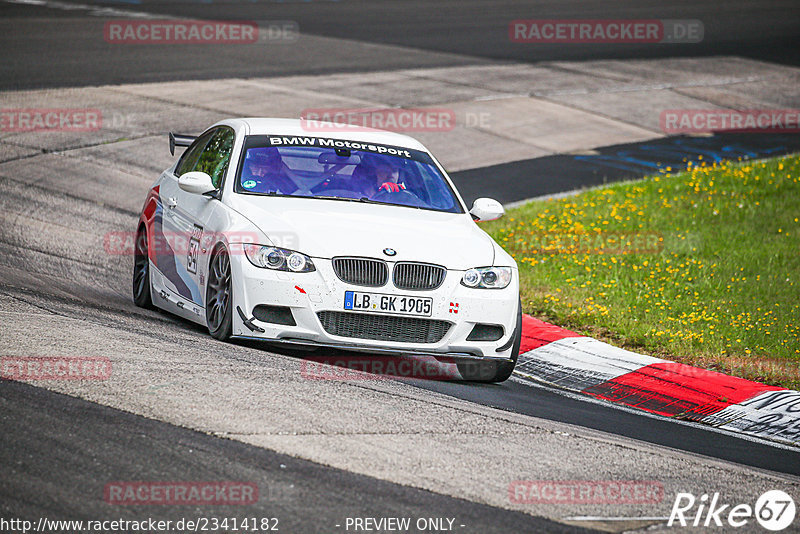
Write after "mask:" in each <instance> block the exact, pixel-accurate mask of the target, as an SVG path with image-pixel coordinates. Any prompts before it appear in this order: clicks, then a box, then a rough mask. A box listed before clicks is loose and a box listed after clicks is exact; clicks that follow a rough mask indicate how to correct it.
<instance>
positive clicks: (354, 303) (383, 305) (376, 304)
mask: <svg viewBox="0 0 800 534" xmlns="http://www.w3.org/2000/svg"><path fill="white" fill-rule="evenodd" d="M344 309H345V310H353V311H361V312H380V313H393V314H398V315H420V316H423V317H430V315H431V312H432V311H433V299H432V298H431V297H411V296H408V295H384V294H382V293H364V292H361V291H345V292H344Z"/></svg>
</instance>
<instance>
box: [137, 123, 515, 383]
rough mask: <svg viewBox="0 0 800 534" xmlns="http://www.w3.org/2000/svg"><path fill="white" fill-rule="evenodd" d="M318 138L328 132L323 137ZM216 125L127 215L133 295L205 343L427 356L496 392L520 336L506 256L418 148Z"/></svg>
mask: <svg viewBox="0 0 800 534" xmlns="http://www.w3.org/2000/svg"><path fill="white" fill-rule="evenodd" d="M329 126H334V125H330V124H329ZM335 126H336V127H332V128H328V129H325V128H323V129H321V130H324V131H323V132H322V133H320V132H318V131H316V130H315V131H310V130H309V128H308V127H307V126H306V125H305V124H304V123H302V122H301V121H300V120H289V119H261V118H255V119H230V120H224V121H221V122H218V123H217V124H215V125H213V126H212V127H211V128H209V129H208V130H206V131H205V132H204V133H203V134H202V135H200V136H198V137H196V138H194V137H191V136H184V135H175V134H170V149H171V150H172V152H173V153H174V148H175V146H176V145H178V146H188V148H187V149H186V150H185V151H184V153H183V154H182V155H181V156H180V158H179V159H178V161H177V162H175V164H174V165H172V166H171V167H170V168H169V169H167V170H165V171H164V172H163V173H162V174H161V176H160V177H159V178H158V180H157V181H156V182H155V184H154V185H153V187H152V189H151V190H150V192H149V194H148V196H147V199H146V200H145V203H144V208H143V209H142V213H141V215H140V218H139V223H138V227H137V234H136V241H135V243H136V246H135V253H134V274H133V297H134V301H135V302H136V304H137V305H138V306H142V307H152V306H157V307H159V308H162V309H164V310H166V311H169V312H172V313H174V314H176V315H179V316H181V317H184V318H186V319H189V320H191V321H194V322H196V323H199V324H202V325H205V326H206V327H207V328H208V330H209V332H210V333H211V335H212V336H214V337H215V338H217V339H223V340H224V339H228V338H249V339H259V340H264V341H270V342H273V343H282V344H287V345H293V346H296V345H304V346H308V345H311V346H316V347H323V348H326V347H327V348H333V349H343V350H349V351H363V352H369V353H371V354H386V355H411V356H414V355H419V356H428V357H430V356H432V357H434V358H437V359H439V360H442V361H449V362H454V363H456V364H458V368H459V371H460V373H461V375H462V377H463V378H465V379H467V380H477V381H486V382H500V381H503V380H505V379H507V378H508V377H509V376H510V375H511V372H512V371H513V369H514V365H515V364H516V361H517V355H518V353H519V347H520V338H521V319H522V314H521V309H520V302H519V273H518V270H517V266H516V263H515V261H514V259H513V258H512V257H511V256H509V255H508V254H507V253H506V252H505V251H504V250H503V249H502V248H501V247H500V246H499V245H498V244H497V243H495V242H494V241H493V240H492V239H491V238H490V237H489V236H488V235H487V234H486V233H485V232H484V231H483V230H481V229H480V228H478V225H477V224H476V223H475V221H476V220H479V221H486V220H492V219H496V218H498V217H501V216H502V215H503V213H504V211H503V207H502V206H501V205H500V203H498V202H497V201H495V200H491V199H487V198H481V199H478V200H476V201H475V203H474V204H473V206H472V209H471V210H468V209H467V208H466V206H465V205H464V201H463V200H462V199H461V197H460V196H459V194H458V193H457V192H456V190H455V187H454V186H453V184H452V182H451V180H450V178H449V177H448V176H447V173H446V172H445V171H444V169H443V168H442V166H441V165H440V164H439V163H438V162H437V161H436V159H435V158H434V157H433V156H432V155H430V153H429V152H428V151H427V150H426V149H425V147H424V146H422V145H421V144H420V143H419V142H418V141H416V140H415V139H412V138H410V137H408V136H405V135H400V134H396V133H390V132H384V131H378V130H365V129H363V128H362V129H353V131H349V129H348V128H346V127H339V126H338V125H335Z"/></svg>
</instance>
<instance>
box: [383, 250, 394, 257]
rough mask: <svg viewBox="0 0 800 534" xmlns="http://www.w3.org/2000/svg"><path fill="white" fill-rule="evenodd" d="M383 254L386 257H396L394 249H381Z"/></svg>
mask: <svg viewBox="0 0 800 534" xmlns="http://www.w3.org/2000/svg"><path fill="white" fill-rule="evenodd" d="M383 253H384V254H386V255H387V256H395V255H397V251H396V250H395V249H393V248H385V249H383Z"/></svg>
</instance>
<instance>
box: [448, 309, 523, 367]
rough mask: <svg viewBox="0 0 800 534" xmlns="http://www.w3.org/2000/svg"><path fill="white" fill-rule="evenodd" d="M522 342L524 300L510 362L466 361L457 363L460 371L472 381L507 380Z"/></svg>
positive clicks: (518, 318)
mask: <svg viewBox="0 0 800 534" xmlns="http://www.w3.org/2000/svg"><path fill="white" fill-rule="evenodd" d="M521 343H522V302H521V301H520V303H519V307H518V308H517V324H516V327H515V328H514V344H513V345H512V346H511V361H510V362H491V361H489V362H466V363H459V364H457V367H458V372H459V373H461V377H462V378H463V379H464V380H469V381H470V382H490V383H491V382H505V381H506V380H508V378H509V377H510V376H511V373H513V372H514V367H516V365H517V358H519V347H520V344H521Z"/></svg>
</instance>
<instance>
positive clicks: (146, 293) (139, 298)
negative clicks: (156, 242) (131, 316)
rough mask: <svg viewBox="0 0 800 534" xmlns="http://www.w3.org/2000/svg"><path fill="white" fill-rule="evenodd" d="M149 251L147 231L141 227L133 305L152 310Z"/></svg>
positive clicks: (136, 252) (137, 236)
mask: <svg viewBox="0 0 800 534" xmlns="http://www.w3.org/2000/svg"><path fill="white" fill-rule="evenodd" d="M147 251H148V246H147V230H146V229H145V227H144V226H141V227H140V228H139V231H138V232H136V242H135V244H134V251H133V303H134V304H136V305H137V306H139V307H140V308H145V309H148V310H152V309H154V308H155V306H153V299H152V297H151V295H150V257H149V255H148V252H147Z"/></svg>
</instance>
